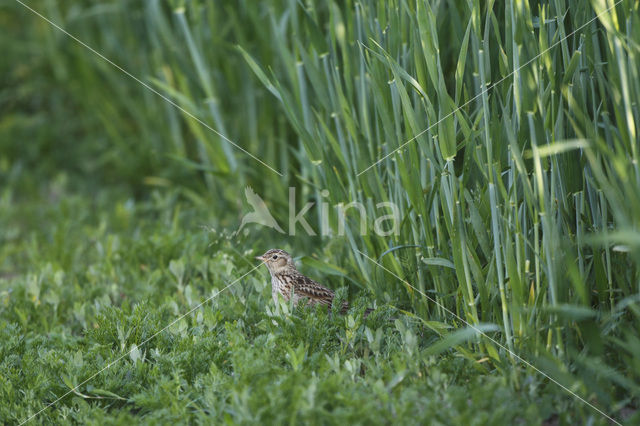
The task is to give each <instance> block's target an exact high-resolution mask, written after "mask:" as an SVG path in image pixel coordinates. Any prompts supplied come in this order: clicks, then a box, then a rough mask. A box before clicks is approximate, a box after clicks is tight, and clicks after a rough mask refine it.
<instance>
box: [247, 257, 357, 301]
mask: <svg viewBox="0 0 640 426" xmlns="http://www.w3.org/2000/svg"><path fill="white" fill-rule="evenodd" d="M256 259H258V260H261V261H262V262H263V263H264V264H265V265H266V266H267V268H268V269H269V272H270V273H271V295H272V297H273V301H274V302H277V301H278V294H281V295H282V297H283V298H284V300H286V301H287V302H288V301H289V300H290V299H291V297H292V296H293V304H294V305H297V304H298V302H299V301H300V300H301V299H307V301H308V302H307V303H309V304H311V305H317V304H321V305H327V306H328V307H329V308H331V303H332V302H333V298H334V297H335V292H334V291H333V290H331V289H328V288H326V287H325V286H323V285H321V284H318V283H317V282H315V281H313V280H312V279H311V278H307V277H305V276H304V275H302V274H301V273H300V272H298V270H297V269H296V265H295V264H294V263H293V259H292V258H291V255H290V254H289V253H287V252H286V251H284V250H280V249H271V250H268V251H267V252H266V253H265V254H263V255H262V256H258V257H256ZM348 308H349V305H348V303H347V302H344V303H343V304H342V309H341V311H342V312H343V313H344V312H346V311H347V309H348Z"/></svg>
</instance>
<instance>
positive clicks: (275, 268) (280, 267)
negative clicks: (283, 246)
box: [256, 249, 296, 274]
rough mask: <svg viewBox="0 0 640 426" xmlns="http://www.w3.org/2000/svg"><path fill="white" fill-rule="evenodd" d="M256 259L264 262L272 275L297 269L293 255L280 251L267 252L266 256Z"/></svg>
mask: <svg viewBox="0 0 640 426" xmlns="http://www.w3.org/2000/svg"><path fill="white" fill-rule="evenodd" d="M256 259H258V260H260V261H262V262H263V263H264V264H265V265H266V266H267V268H269V272H271V273H272V274H274V273H279V272H284V271H285V270H287V269H291V268H293V269H295V268H296V266H295V264H294V263H293V258H292V257H291V255H290V254H289V253H287V252H286V251H284V250H280V249H271V250H267V252H266V253H265V254H263V255H262V256H257V257H256Z"/></svg>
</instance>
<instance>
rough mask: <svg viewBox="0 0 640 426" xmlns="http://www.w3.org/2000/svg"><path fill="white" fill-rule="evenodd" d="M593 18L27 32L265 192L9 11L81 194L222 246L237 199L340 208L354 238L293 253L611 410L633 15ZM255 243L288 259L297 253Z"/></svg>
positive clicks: (128, 8) (600, 1)
mask: <svg viewBox="0 0 640 426" xmlns="http://www.w3.org/2000/svg"><path fill="white" fill-rule="evenodd" d="M39 6H40V5H39ZM612 6H613V2H612V1H611V0H594V1H592V2H591V1H586V0H578V1H565V0H556V1H553V2H542V3H541V4H537V3H535V2H514V1H507V2H504V3H502V2H493V1H489V2H480V1H448V2H438V1H423V0H417V1H405V0H399V1H391V2H387V1H374V0H363V1H358V2H353V1H345V2H317V3H316V2H304V3H303V2H295V1H276V0H272V1H268V2H261V3H260V4H254V3H252V2H239V4H238V3H237V2H231V1H228V2H227V1H225V2H220V3H216V4H210V3H208V2H204V1H201V0H193V1H190V2H181V1H168V2H162V1H160V0H151V1H148V2H144V3H143V4H140V3H135V2H118V3H116V2H113V3H107V4H106V5H105V4H101V3H95V4H89V5H88V6H83V7H80V6H77V5H73V4H72V3H71V2H64V1H61V2H56V1H48V2H44V3H42V5H41V11H42V13H44V14H45V15H47V16H49V17H51V18H52V19H54V20H56V21H57V22H59V23H61V24H63V25H64V26H65V28H67V29H68V30H69V31H70V32H72V33H73V34H75V35H77V36H78V37H79V38H81V39H82V40H84V41H86V42H87V43H88V44H90V45H92V46H94V47H96V48H97V49H98V50H100V51H101V52H103V53H104V54H105V55H106V56H108V57H110V58H111V59H113V60H114V61H115V62H116V63H118V64H120V65H121V66H123V67H125V68H126V69H128V70H129V71H131V72H132V73H134V74H136V75H138V76H140V77H141V78H146V79H147V80H148V81H149V82H151V83H152V84H153V85H154V87H156V88H157V89H158V90H161V91H162V92H163V93H165V94H166V95H167V96H169V97H171V98H172V99H173V100H174V101H175V102H177V103H179V104H180V105H181V106H182V107H183V108H185V109H186V110H188V111H189V112H191V113H193V114H194V115H196V116H197V117H199V118H201V119H202V120H205V121H206V122H208V123H211V125H212V126H214V127H215V128H217V129H218V130H219V131H220V132H222V133H223V134H225V135H227V136H228V137H229V138H231V139H232V140H234V141H236V142H237V143H239V144H240V145H241V146H243V147H245V148H246V149H247V150H248V151H250V152H252V153H254V154H255V155H257V156H259V157H260V158H261V159H262V160H264V161H265V162H267V163H268V164H270V165H272V166H273V167H274V168H276V169H278V170H280V171H282V172H283V173H285V177H284V178H281V177H279V176H278V175H276V174H274V173H272V172H270V171H269V170H267V169H265V168H263V167H262V166H261V165H260V164H258V163H257V162H255V161H253V160H252V159H250V158H248V157H247V156H244V155H242V154H241V153H239V152H238V151H236V150H234V149H233V148H232V147H231V146H230V145H228V144H227V143H225V142H224V141H223V140H221V139H220V138H219V137H218V136H216V135H215V134H213V133H211V132H209V131H207V130H206V129H205V128H203V127H202V126H200V125H199V124H198V123H197V122H195V121H194V120H192V119H190V118H189V117H187V116H185V115H183V114H182V113H181V112H180V111H178V110H176V109H174V108H172V107H170V106H168V105H167V104H166V103H164V102H162V101H161V100H160V99H158V98H157V97H155V96H154V95H153V94H151V93H150V92H148V91H145V90H144V89H142V88H140V87H139V86H138V85H137V84H136V83H135V82H132V81H128V80H127V78H126V77H125V76H124V75H122V74H119V73H118V72H117V71H116V70H114V69H113V68H110V67H109V65H107V64H105V63H104V62H101V61H100V60H99V59H97V58H92V57H91V56H90V54H89V53H88V52H87V51H86V50H83V49H82V48H81V47H79V46H74V45H73V44H72V43H71V41H70V40H68V39H66V38H65V37H64V36H63V35H61V34H59V33H55V31H53V30H52V29H51V28H49V27H48V26H47V24H46V23H43V22H38V21H37V19H36V18H35V17H33V16H31V15H28V13H27V12H25V11H24V10H20V9H19V6H13V8H14V9H15V10H13V11H12V13H15V14H18V15H19V16H20V17H21V19H22V20H28V21H32V20H36V21H35V22H31V23H30V25H31V28H35V29H36V30H37V31H38V34H39V35H38V38H36V39H35V40H46V42H47V43H46V44H45V46H44V48H43V51H44V56H45V57H44V58H40V61H41V62H40V63H39V64H36V68H35V69H36V70H38V69H41V68H37V66H40V67H43V68H46V69H47V70H49V69H51V70H52V71H53V76H52V77H51V78H52V79H53V81H54V82H57V83H59V84H61V85H64V86H65V87H68V88H69V90H71V92H70V93H71V95H70V97H71V99H72V100H73V103H74V105H75V106H76V108H77V117H78V120H81V124H82V128H83V129H84V131H86V132H90V133H91V134H92V135H94V134H100V135H101V136H100V137H101V141H100V143H95V144H91V145H90V147H92V149H94V151H91V153H90V154H91V155H93V156H95V159H94V163H90V164H93V168H91V170H92V171H94V172H95V173H97V174H99V175H100V176H102V175H104V176H106V177H105V179H116V180H117V179H118V176H120V175H121V174H122V173H124V172H127V173H128V174H127V175H126V176H128V178H129V180H131V181H133V182H134V185H139V186H141V188H143V189H141V190H140V191H142V192H144V188H145V186H144V185H145V184H147V185H148V184H152V185H158V184H166V185H178V186H181V187H183V188H184V194H185V195H186V196H188V197H190V198H191V199H192V200H196V201H198V202H200V203H209V204H210V205H211V209H212V216H216V217H218V218H220V222H221V223H222V225H226V226H233V225H234V224H235V223H236V222H235V221H234V220H237V217H236V218H234V217H233V215H229V214H228V211H229V210H232V211H240V210H241V207H242V204H241V202H240V201H238V194H239V190H240V189H241V188H242V187H243V186H244V185H246V184H250V185H252V186H253V187H254V188H255V189H256V191H257V192H258V193H259V194H260V195H261V196H262V197H263V198H264V199H265V200H267V201H268V203H269V206H270V207H271V208H272V211H273V212H274V213H275V214H276V217H277V218H278V219H279V220H281V223H286V221H287V218H286V215H287V213H288V206H287V195H288V187H289V186H296V187H297V188H298V195H299V198H298V199H299V200H301V201H300V202H306V201H307V200H315V201H320V200H323V201H325V202H328V203H330V204H339V203H345V204H346V203H349V202H351V201H359V202H361V203H363V204H364V205H365V206H367V216H368V218H369V221H368V224H369V228H368V232H367V235H361V234H360V232H359V222H358V220H357V219H358V218H357V215H355V214H350V215H349V219H350V222H349V223H350V224H351V226H348V227H347V228H346V235H345V236H344V237H340V236H337V235H335V232H334V235H333V236H331V237H326V238H320V237H316V238H314V239H312V241H313V242H314V243H315V246H316V247H326V249H324V250H323V249H320V248H319V249H317V250H316V251H318V252H319V254H320V255H321V256H322V257H323V258H325V259H326V260H327V262H328V263H334V264H335V263H339V264H340V266H341V267H342V268H343V269H344V270H346V271H347V273H348V275H349V276H350V279H351V280H352V281H353V282H355V283H356V284H359V285H360V286H361V287H362V288H365V289H366V290H368V291H369V292H370V293H371V294H372V296H371V297H372V299H378V300H381V301H392V303H394V304H396V305H397V306H399V307H401V308H406V309H408V310H411V311H413V312H416V313H417V314H418V315H419V316H420V317H422V318H424V319H427V320H428V321H429V324H430V325H431V326H433V327H434V328H436V329H437V330H439V331H440V332H442V333H445V332H444V331H443V330H445V329H446V328H445V327H444V325H445V324H447V325H453V326H456V327H457V326H462V325H463V324H462V323H460V321H458V320H457V319H456V318H451V316H450V315H448V314H447V312H446V311H445V310H444V309H442V306H444V307H447V308H448V309H451V310H453V311H455V312H456V313H457V314H458V315H459V316H460V317H461V318H464V319H465V321H468V322H469V323H472V324H480V323H495V324H498V325H499V326H500V327H501V332H500V333H497V334H494V336H493V337H494V338H496V339H498V340H499V341H500V342H502V343H503V344H504V346H506V347H507V348H509V349H510V350H513V351H515V352H516V353H518V354H521V355H522V356H524V357H526V358H528V359H531V360H532V362H534V363H535V364H536V365H539V366H540V368H541V369H543V370H545V371H546V372H548V373H549V374H550V375H552V376H553V377H554V378H556V379H557V380H559V381H560V382H561V383H563V384H566V385H567V386H569V387H570V388H571V389H573V390H575V391H576V392H577V393H578V394H580V395H582V396H584V397H586V398H589V399H594V400H597V402H598V403H599V404H602V405H603V406H606V407H608V408H610V409H618V408H620V406H622V405H624V404H627V403H628V402H629V400H630V399H632V398H636V399H637V397H638V394H639V387H638V383H639V382H640V365H638V362H637V359H636V358H635V357H634V354H635V353H638V351H640V340H639V339H638V337H637V336H638V331H639V330H640V310H639V309H638V292H639V289H640V270H639V268H638V267H639V266H640V233H639V226H640V214H638V212H640V169H639V166H638V149H639V137H638V130H637V128H636V126H637V124H636V123H638V122H639V121H640V117H639V115H640V112H639V111H638V102H639V101H640V78H639V76H638V69H640V57H639V53H640V52H639V46H640V29H639V28H640V26H639V25H640V22H638V21H639V17H640V15H639V13H638V7H639V6H638V3H637V2H634V1H628V0H623V1H622V2H620V3H619V4H618V5H616V6H615V7H613V8H611V7H612ZM608 8H611V9H610V10H608V11H607V9H608ZM600 13H601V15H600V16H599V17H598V18H597V19H595V20H594V18H595V16H596V14H600ZM576 30H578V31H576ZM32 47H33V46H32ZM39 48H42V46H39ZM39 51H40V50H39ZM72 70H73V73H74V75H73V79H69V78H68V76H67V75H65V73H66V74H69V73H71V72H72ZM16 78H17V77H16ZM70 81H71V82H70ZM496 83H497V84H496ZM85 93H87V94H89V96H85ZM64 96H69V95H64ZM4 123H5V125H6V123H7V119H6V118H5V119H4ZM436 123H437V124H436ZM96 129H99V130H96ZM425 129H428V130H427V131H425ZM411 139H415V140H414V141H412V142H410V143H407V144H406V145H405V142H406V141H409V140H411ZM401 146H402V148H401V149H400V150H399V151H397V152H395V150H396V149H397V148H398V147H401ZM69 149H79V148H76V147H70V148H69ZM389 154H391V155H389ZM148 156H150V157H151V158H153V159H154V161H153V162H152V163H149V161H148V160H144V162H143V163H142V164H145V165H146V167H144V168H141V167H140V164H141V163H140V160H139V159H140V158H148ZM381 158H384V159H383V160H382V161H381V162H379V163H377V164H376V165H374V166H373V167H371V168H370V166H371V165H372V164H374V163H375V162H377V161H378V160H379V159H381ZM110 167H111V169H110ZM110 170H111V171H110ZM364 170H366V171H365V172H364V173H362V174H359V173H361V172H362V171H364ZM158 177H161V178H162V179H157V178H158ZM323 190H328V191H329V194H328V195H326V196H325V195H323V194H322V193H321V191H323ZM212 199H213V200H215V202H212V201H211V200H212ZM383 201H391V202H393V203H395V204H396V205H397V206H398V207H399V208H400V212H401V218H402V221H401V224H400V228H399V229H400V230H399V234H398V235H392V236H388V237H381V236H376V235H375V234H374V233H373V232H372V231H373V229H372V226H373V219H374V218H375V217H378V216H379V215H380V210H378V209H376V208H375V204H376V203H378V202H383ZM225 218H226V219H225ZM337 220H338V218H337V216H332V217H331V220H330V224H331V226H332V228H333V229H334V231H336V230H337V229H338V228H337V227H338V224H337ZM319 221H320V219H319V218H316V224H318V225H319ZM264 238H265V239H269V238H271V242H272V243H274V244H278V245H284V244H288V245H290V246H292V247H293V248H298V249H300V250H305V249H304V247H308V245H307V244H308V242H309V239H308V238H305V237H299V238H295V239H294V238H289V239H288V240H286V242H285V240H284V239H280V240H275V241H274V239H273V237H272V236H266V237H264ZM306 250H307V251H308V249H306ZM359 250H361V251H364V252H367V253H369V254H370V255H372V256H375V257H377V258H379V259H380V261H381V262H382V263H383V264H384V265H385V267H387V268H389V269H390V270H392V271H394V273H396V274H398V275H399V276H401V277H406V279H407V280H408V281H410V282H411V283H413V285H415V286H416V287H418V288H419V289H420V290H421V291H423V292H427V293H428V294H430V295H432V296H433V299H434V300H435V301H436V302H437V303H432V302H430V301H429V300H428V299H426V298H424V297H422V296H420V295H419V294H418V293H416V292H414V291H413V290H412V289H411V288H408V287H405V286H404V285H403V284H402V283H401V282H400V281H398V280H397V279H395V278H394V277H393V276H391V275H390V274H385V273H384V271H382V270H381V269H380V268H379V267H377V266H376V265H375V264H373V263H372V262H370V261H368V260H367V259H366V258H365V257H363V256H361V255H360V254H359V252H358V251H359ZM459 350H460V351H461V353H463V354H464V355H465V356H467V357H469V358H471V359H474V360H478V359H481V358H484V357H485V356H488V357H489V359H490V360H491V361H492V362H493V364H494V366H495V368H496V369H498V370H500V371H504V372H506V371H510V364H512V363H516V362H517V361H516V360H515V359H513V358H511V357H510V356H509V354H508V353H507V352H506V351H504V350H502V349H501V348H500V347H498V346H496V345H494V344H493V343H492V342H491V341H489V340H486V339H480V340H478V341H476V342H475V343H472V344H469V346H468V347H466V348H464V347H460V348H459ZM511 377H512V379H513V380H514V383H516V384H517V383H519V382H521V381H522V380H523V377H521V376H519V375H513V376H511ZM613 401H618V405H615V404H614V403H613Z"/></svg>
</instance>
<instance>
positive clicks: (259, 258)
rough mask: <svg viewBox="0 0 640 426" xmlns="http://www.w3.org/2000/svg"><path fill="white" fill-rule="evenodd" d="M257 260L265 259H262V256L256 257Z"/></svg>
mask: <svg viewBox="0 0 640 426" xmlns="http://www.w3.org/2000/svg"><path fill="white" fill-rule="evenodd" d="M256 259H257V260H261V261H264V257H262V256H256Z"/></svg>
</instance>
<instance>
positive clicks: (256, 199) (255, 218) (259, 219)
mask: <svg viewBox="0 0 640 426" xmlns="http://www.w3.org/2000/svg"><path fill="white" fill-rule="evenodd" d="M244 196H245V197H246V199H247V202H248V203H249V204H250V205H251V207H253V211H252V212H249V213H247V214H245V215H244V216H243V217H242V221H241V222H240V227H239V228H238V230H237V231H236V232H235V233H236V234H239V233H240V231H241V230H242V228H244V226H245V225H247V224H249V223H257V224H259V225H263V226H266V227H269V228H273V229H275V230H276V231H278V232H280V233H281V234H284V231H283V230H282V228H281V227H280V225H279V224H278V222H276V220H275V219H274V218H273V216H272V215H271V212H270V211H269V208H268V207H267V204H266V203H265V202H264V200H263V199H262V198H261V197H260V196H259V195H258V194H256V193H255V192H254V190H253V188H251V187H250V186H247V187H246V188H245V189H244Z"/></svg>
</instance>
